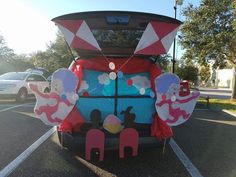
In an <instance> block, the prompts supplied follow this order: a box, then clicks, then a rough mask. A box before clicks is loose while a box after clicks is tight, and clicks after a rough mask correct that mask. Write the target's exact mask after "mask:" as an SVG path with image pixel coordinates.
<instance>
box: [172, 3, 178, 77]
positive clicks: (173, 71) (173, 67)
mask: <svg viewBox="0 0 236 177" xmlns="http://www.w3.org/2000/svg"><path fill="white" fill-rule="evenodd" d="M174 11H175V19H176V14H177V0H175V5H174ZM175 41H176V37H175V38H174V44H173V59H172V73H175V62H176V61H175Z"/></svg>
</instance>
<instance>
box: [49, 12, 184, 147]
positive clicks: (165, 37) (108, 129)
mask: <svg viewBox="0 0 236 177" xmlns="http://www.w3.org/2000/svg"><path fill="white" fill-rule="evenodd" d="M52 21H54V22H55V23H56V24H57V25H58V27H59V29H60V30H61V31H62V33H63V34H64V36H65V39H66V40H67V42H68V44H69V46H70V47H72V48H74V49H75V50H76V52H77V53H78V55H79V56H80V58H77V59H75V60H74V61H73V62H72V64H71V66H70V67H69V69H70V70H71V71H72V72H74V73H75V75H76V76H77V77H78V79H79V85H78V91H77V92H78V95H79V99H78V101H77V103H76V106H75V108H74V109H73V111H72V112H71V114H70V115H69V116H68V117H67V118H66V119H65V120H64V122H63V123H62V124H61V125H60V126H59V128H58V135H59V139H60V142H61V144H62V145H63V146H65V147H69V148H70V147H75V146H77V145H78V146H79V145H82V146H84V144H85V141H86V140H85V139H86V138H85V135H86V132H88V131H89V130H90V129H91V128H92V127H93V120H96V121H98V120H99V121H100V124H99V125H100V129H101V130H102V131H104V133H105V134H106V140H105V143H106V144H105V148H114V147H115V148H118V146H119V141H118V139H119V133H117V132H119V130H120V128H122V127H123V126H125V127H130V126H132V127H133V128H135V129H136V130H137V132H138V134H139V140H140V141H139V143H140V144H143V145H149V144H156V145H160V144H162V143H163V142H164V141H158V139H157V138H156V137H154V135H151V126H153V120H154V117H153V115H157V114H156V109H155V101H156V98H155V87H154V78H156V77H157V76H158V75H160V74H161V68H160V67H158V66H157V65H156V63H155V61H154V60H153V58H152V56H155V55H156V56H158V55H160V54H165V53H167V52H168V50H169V48H170V46H171V44H172V42H173V40H174V36H175V34H176V31H177V29H178V27H179V25H180V24H181V22H180V21H178V20H176V19H173V18H170V17H166V16H161V15H157V14H149V13H139V12H121V11H100V12H81V13H73V14H68V15H63V16H59V17H56V18H54V19H53V20H52ZM108 119H110V120H112V121H111V122H116V123H117V126H116V125H109V124H107V123H109V120H108ZM106 120H107V121H106ZM154 126H157V127H158V126H160V127H161V126H162V127H161V129H162V130H164V126H165V125H164V124H163V123H162V124H160V125H154ZM167 129H168V127H167ZM168 130H169V129H168ZM114 132H115V133H114ZM161 133H163V132H161ZM170 133H172V132H171V131H170ZM157 134H158V133H157ZM159 135H160V134H158V135H157V136H159ZM166 137H168V136H166ZM169 137H170V136H169ZM158 138H160V139H163V138H165V137H164V136H162V137H160V136H159V137H158Z"/></svg>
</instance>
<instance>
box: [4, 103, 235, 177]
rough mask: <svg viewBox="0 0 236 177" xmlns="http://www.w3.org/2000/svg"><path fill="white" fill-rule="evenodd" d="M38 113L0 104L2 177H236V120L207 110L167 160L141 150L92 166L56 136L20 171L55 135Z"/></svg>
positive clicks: (182, 132)
mask: <svg viewBox="0 0 236 177" xmlns="http://www.w3.org/2000/svg"><path fill="white" fill-rule="evenodd" d="M33 107H34V102H32V101H29V102H27V103H24V104H17V103H14V102H1V103H0V147H1V151H0V159H1V161H0V170H1V171H0V177H3V176H6V175H4V173H3V172H6V170H9V171H10V172H9V176H12V177H13V176H17V177H19V176H22V177H23V176H24V177H25V176H27V177H28V176H32V177H37V176H45V177H46V176H57V177H60V176H72V177H74V176H75V177H78V176H105V177H106V176H122V177H123V176H124V177H125V176H132V177H133V176H140V177H146V176H149V177H159V176H160V177H162V176H163V177H165V176H168V177H185V176H186V177H188V176H194V177H197V176H209V177H234V176H236V167H235V164H236V155H235V154H236V148H235V147H236V138H235V134H236V127H235V126H236V118H234V117H232V116H229V115H227V114H225V113H221V112H216V111H213V110H206V109H196V110H195V111H194V113H193V115H192V116H191V118H190V120H189V121H188V122H186V123H185V124H183V125H181V126H178V127H175V128H174V129H173V130H174V137H173V141H171V144H170V145H167V147H166V150H165V153H164V154H163V152H162V149H161V148H149V149H140V151H139V155H138V156H137V157H131V156H129V155H128V157H126V158H125V159H119V153H118V151H106V152H105V159H104V161H103V162H99V161H98V160H97V158H96V157H94V158H93V161H90V162H89V161H86V160H84V154H83V153H80V152H70V151H68V150H66V149H63V148H61V146H60V145H59V142H58V138H57V135H56V133H53V134H52V136H48V138H46V141H45V142H42V144H40V145H39V146H38V147H37V148H36V149H35V150H33V151H32V152H26V155H27V157H25V160H22V161H18V162H20V163H19V165H16V163H15V161H14V160H15V159H16V158H17V157H19V156H20V155H21V154H22V152H25V151H26V150H27V148H29V147H30V146H31V145H32V144H33V143H34V142H36V141H37V140H38V139H40V137H42V136H43V135H45V133H47V132H48V131H50V130H51V127H49V126H46V125H44V124H43V123H42V122H41V121H40V120H38V119H37V118H35V116H34V114H33ZM173 142H174V144H173ZM175 145H177V146H178V147H177V148H176V146H175ZM178 148H179V149H178ZM179 150H180V151H179ZM18 160H19V159H18ZM12 162H14V163H12ZM9 164H10V166H9ZM9 168H11V169H9ZM4 170H5V171H4Z"/></svg>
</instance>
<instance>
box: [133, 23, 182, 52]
mask: <svg viewBox="0 0 236 177" xmlns="http://www.w3.org/2000/svg"><path fill="white" fill-rule="evenodd" d="M178 29H179V24H173V23H166V22H149V24H148V25H147V27H146V29H145V31H144V33H143V35H142V37H141V39H140V41H139V43H138V45H137V47H136V49H135V51H134V53H135V54H144V55H159V54H166V53H167V52H168V51H169V49H170V47H171V44H172V42H173V40H174V38H175V35H176V33H177V31H178Z"/></svg>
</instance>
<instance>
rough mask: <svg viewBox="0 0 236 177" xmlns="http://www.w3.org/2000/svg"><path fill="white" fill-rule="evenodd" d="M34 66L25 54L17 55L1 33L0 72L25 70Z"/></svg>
mask: <svg viewBox="0 0 236 177" xmlns="http://www.w3.org/2000/svg"><path fill="white" fill-rule="evenodd" d="M30 67H32V64H31V63H30V61H29V58H27V57H26V56H24V55H16V54H14V51H13V50H12V49H10V48H9V47H8V46H7V45H6V42H5V40H4V38H3V36H1V35H0V74H3V73H6V72H10V71H25V70H26V69H27V68H30Z"/></svg>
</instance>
